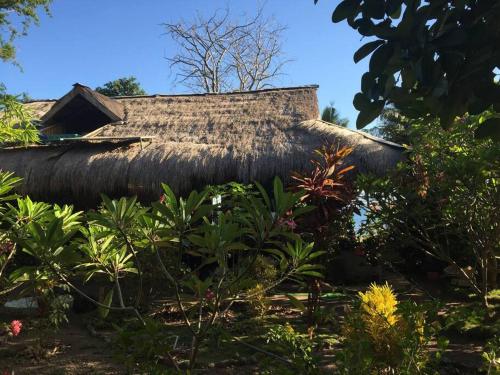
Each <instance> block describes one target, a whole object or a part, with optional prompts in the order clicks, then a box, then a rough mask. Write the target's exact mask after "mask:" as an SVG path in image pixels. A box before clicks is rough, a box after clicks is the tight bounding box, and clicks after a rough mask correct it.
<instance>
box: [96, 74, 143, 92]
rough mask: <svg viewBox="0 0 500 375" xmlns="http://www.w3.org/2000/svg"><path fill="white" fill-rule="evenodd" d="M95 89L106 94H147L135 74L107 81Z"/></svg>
mask: <svg viewBox="0 0 500 375" xmlns="http://www.w3.org/2000/svg"><path fill="white" fill-rule="evenodd" d="M95 91H97V92H98V93H100V94H103V95H106V96H135V95H146V91H144V90H143V89H142V87H141V85H140V83H139V82H137V78H136V77H133V76H130V77H123V78H118V79H115V80H114V81H109V82H106V83H105V84H104V85H103V86H102V87H96V89H95Z"/></svg>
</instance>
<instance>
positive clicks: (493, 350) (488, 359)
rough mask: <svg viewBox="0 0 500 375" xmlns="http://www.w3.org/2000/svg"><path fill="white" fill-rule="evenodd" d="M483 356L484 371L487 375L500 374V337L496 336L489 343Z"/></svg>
mask: <svg viewBox="0 0 500 375" xmlns="http://www.w3.org/2000/svg"><path fill="white" fill-rule="evenodd" d="M484 349H485V350H484V352H483V354H482V355H481V356H482V358H483V367H482V370H483V371H484V372H485V373H486V374H487V375H494V374H498V373H499V372H500V336H499V335H496V336H495V337H494V338H493V339H492V340H490V341H488V342H487V343H486V345H485V347H484Z"/></svg>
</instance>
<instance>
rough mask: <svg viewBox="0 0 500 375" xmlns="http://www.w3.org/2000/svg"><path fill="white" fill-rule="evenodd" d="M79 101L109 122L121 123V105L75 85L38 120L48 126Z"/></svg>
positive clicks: (122, 110)
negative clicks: (87, 104) (90, 106)
mask: <svg viewBox="0 0 500 375" xmlns="http://www.w3.org/2000/svg"><path fill="white" fill-rule="evenodd" d="M81 99H83V100H85V101H86V102H87V103H89V104H90V105H92V107H94V108H95V109H97V110H99V111H100V112H101V113H102V114H104V115H105V116H106V117H107V118H109V122H116V121H121V120H123V118H124V116H125V113H124V109H123V105H122V104H120V103H119V102H117V101H116V100H114V99H110V98H108V97H106V96H104V95H102V94H99V93H98V92H96V91H93V90H91V89H90V88H88V87H87V86H83V85H81V84H79V83H75V84H74V85H73V89H72V90H71V91H70V92H68V93H67V94H66V95H64V96H63V97H62V98H61V99H59V100H58V101H57V102H55V103H54V104H53V105H52V107H51V108H50V109H49V110H48V112H46V113H45V114H44V115H43V116H42V117H41V118H40V120H41V122H42V124H43V125H48V124H50V123H51V122H52V120H54V119H55V118H56V117H57V116H58V115H60V114H61V113H62V112H63V111H64V110H65V109H66V108H67V107H70V106H71V104H72V103H74V102H75V101H77V100H81Z"/></svg>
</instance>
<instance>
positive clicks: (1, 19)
mask: <svg viewBox="0 0 500 375" xmlns="http://www.w3.org/2000/svg"><path fill="white" fill-rule="evenodd" d="M51 2H52V0H7V1H2V2H0V59H1V60H3V61H14V60H15V58H16V48H15V46H14V41H15V39H16V38H18V37H19V36H23V35H26V33H27V31H28V28H29V27H30V26H31V24H35V25H38V22H39V16H38V10H39V9H42V10H43V11H44V12H45V13H46V14H49V5H50V4H51Z"/></svg>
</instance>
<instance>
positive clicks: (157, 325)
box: [113, 319, 178, 374]
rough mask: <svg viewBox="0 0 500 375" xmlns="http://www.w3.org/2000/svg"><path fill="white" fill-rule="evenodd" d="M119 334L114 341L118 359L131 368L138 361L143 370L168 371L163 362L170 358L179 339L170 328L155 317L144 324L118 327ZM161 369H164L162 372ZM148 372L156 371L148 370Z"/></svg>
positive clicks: (133, 367)
mask: <svg viewBox="0 0 500 375" xmlns="http://www.w3.org/2000/svg"><path fill="white" fill-rule="evenodd" d="M117 329H118V334H117V336H116V339H115V340H114V342H113V347H114V350H115V352H116V355H117V357H118V359H120V360H121V361H122V362H123V363H124V364H125V365H126V366H127V368H128V369H129V370H134V369H135V367H136V366H137V364H138V363H140V364H141V368H142V370H146V369H147V370H152V369H154V371H158V373H162V374H163V373H166V372H165V369H164V366H162V365H161V362H164V361H165V359H166V358H167V359H168V356H169V354H170V352H171V351H173V349H174V345H175V343H176V342H177V340H178V337H177V336H176V335H173V334H172V333H171V332H169V330H168V328H167V327H166V326H165V325H164V324H162V323H161V322H158V321H156V320H153V319H146V320H145V324H144V325H142V324H140V325H130V324H129V325H128V326H126V327H123V328H120V327H117ZM160 370H163V371H162V372H160ZM147 373H148V374H150V373H154V372H149V371H148V372H147Z"/></svg>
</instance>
